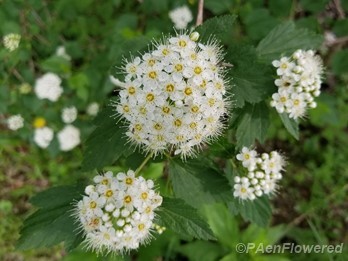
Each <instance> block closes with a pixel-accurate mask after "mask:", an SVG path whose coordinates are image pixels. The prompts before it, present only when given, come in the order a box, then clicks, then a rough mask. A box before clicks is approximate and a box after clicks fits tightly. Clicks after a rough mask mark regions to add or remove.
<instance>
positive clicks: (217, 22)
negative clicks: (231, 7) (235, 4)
mask: <svg viewBox="0 0 348 261" xmlns="http://www.w3.org/2000/svg"><path fill="white" fill-rule="evenodd" d="M235 19H236V17H235V16H233V15H224V16H219V17H214V18H211V19H209V20H207V21H205V22H204V23H203V24H202V25H200V26H198V27H197V28H196V31H197V32H199V34H200V38H199V41H203V42H205V41H208V40H209V39H210V38H211V37H212V36H216V37H217V38H218V39H221V38H224V37H226V35H229V34H231V32H232V25H233V23H234V20H235Z"/></svg>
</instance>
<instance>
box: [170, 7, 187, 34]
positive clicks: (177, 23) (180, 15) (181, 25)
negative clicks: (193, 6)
mask: <svg viewBox="0 0 348 261" xmlns="http://www.w3.org/2000/svg"><path fill="white" fill-rule="evenodd" d="M169 18H170V20H172V22H173V23H174V27H175V28H176V29H179V30H180V29H186V27H187V24H188V23H189V22H191V21H192V20H193V16H192V12H191V10H190V8H188V7H187V6H186V5H184V6H181V7H177V8H175V9H173V10H172V11H170V12H169Z"/></svg>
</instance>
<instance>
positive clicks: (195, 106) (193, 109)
mask: <svg viewBox="0 0 348 261" xmlns="http://www.w3.org/2000/svg"><path fill="white" fill-rule="evenodd" d="M191 111H192V112H193V113H196V112H198V111H199V107H198V106H197V105H194V106H192V107H191Z"/></svg>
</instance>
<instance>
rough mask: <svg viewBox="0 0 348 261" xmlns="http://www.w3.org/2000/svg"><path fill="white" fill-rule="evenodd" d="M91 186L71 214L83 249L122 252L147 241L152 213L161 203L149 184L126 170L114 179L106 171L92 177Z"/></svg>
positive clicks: (150, 182)
mask: <svg viewBox="0 0 348 261" xmlns="http://www.w3.org/2000/svg"><path fill="white" fill-rule="evenodd" d="M94 183H95V184H94V185H89V186H87V187H86V189H85V193H86V195H85V196H84V197H83V199H82V200H81V201H79V202H78V203H77V205H76V209H75V213H74V215H75V216H76V218H77V220H78V222H79V224H80V227H81V229H82V230H83V231H84V234H85V243H86V244H87V247H88V248H90V249H92V250H94V251H96V252H97V253H99V252H105V253H108V252H117V253H123V252H127V251H129V250H131V249H137V248H138V247H139V245H140V244H144V243H146V242H148V241H149V240H150V237H151V234H150V232H151V230H152V229H153V219H154V218H155V210H156V208H158V207H159V206H160V205H161V204H162V197H161V196H160V195H159V194H157V193H156V192H155V191H154V189H153V188H154V183H153V181H152V180H145V179H144V178H143V177H135V173H134V171H132V170H129V171H128V172H127V173H123V172H120V173H117V175H116V176H114V175H113V173H112V172H111V171H108V172H106V173H105V174H103V175H98V176H96V177H94ZM160 230H162V232H163V229H161V228H160Z"/></svg>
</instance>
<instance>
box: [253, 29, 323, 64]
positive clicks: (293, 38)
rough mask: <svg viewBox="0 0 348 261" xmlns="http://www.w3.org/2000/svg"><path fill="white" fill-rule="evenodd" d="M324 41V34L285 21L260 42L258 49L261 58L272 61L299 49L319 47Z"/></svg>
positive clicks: (268, 61)
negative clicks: (297, 27)
mask: <svg viewBox="0 0 348 261" xmlns="http://www.w3.org/2000/svg"><path fill="white" fill-rule="evenodd" d="M322 41H323V37H322V36H320V35H317V34H315V33H313V32H311V31H308V30H307V29H296V28H295V24H294V23H293V22H285V23H283V24H281V25H279V26H277V27H276V28H274V29H273V30H272V31H271V32H270V33H269V34H268V35H267V36H266V37H265V38H264V39H263V40H262V41H261V42H260V43H259V45H258V46H257V48H256V51H257V53H258V55H259V57H260V59H261V60H263V61H264V62H267V63H270V62H271V61H272V60H275V59H279V58H280V57H281V55H289V54H291V53H293V52H294V51H296V50H297V49H317V48H319V47H320V45H321V43H322Z"/></svg>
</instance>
